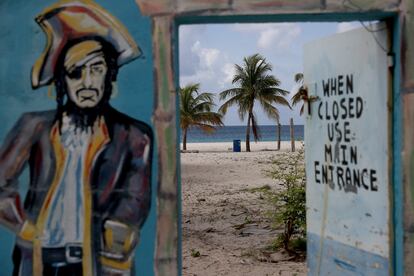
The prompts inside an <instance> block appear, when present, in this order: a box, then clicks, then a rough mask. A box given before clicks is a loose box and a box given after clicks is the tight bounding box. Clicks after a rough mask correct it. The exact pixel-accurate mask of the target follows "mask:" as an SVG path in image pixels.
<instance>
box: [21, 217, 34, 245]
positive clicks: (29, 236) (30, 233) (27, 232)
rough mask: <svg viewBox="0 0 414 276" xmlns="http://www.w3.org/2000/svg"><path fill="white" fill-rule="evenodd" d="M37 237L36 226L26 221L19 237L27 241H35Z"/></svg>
mask: <svg viewBox="0 0 414 276" xmlns="http://www.w3.org/2000/svg"><path fill="white" fill-rule="evenodd" d="M35 235H36V227H35V225H34V224H33V223H32V222H30V221H29V220H26V221H25V222H24V223H23V225H22V228H21V229H20V232H19V237H20V238H22V239H23V240H25V241H33V240H34V238H35Z"/></svg>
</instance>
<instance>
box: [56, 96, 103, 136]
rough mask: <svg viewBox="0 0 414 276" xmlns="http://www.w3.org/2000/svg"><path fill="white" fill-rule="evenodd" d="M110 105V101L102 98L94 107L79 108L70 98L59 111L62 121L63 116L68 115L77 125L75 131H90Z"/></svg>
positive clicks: (72, 122)
mask: <svg viewBox="0 0 414 276" xmlns="http://www.w3.org/2000/svg"><path fill="white" fill-rule="evenodd" d="M108 105H109V104H108V101H104V99H102V100H101V101H100V102H99V103H98V104H97V105H96V106H94V107H89V108H79V107H78V106H77V105H76V104H75V103H74V102H72V101H71V100H70V99H68V100H67V102H66V104H65V105H64V106H63V107H62V110H61V112H59V113H60V114H59V117H60V118H59V119H60V121H61V120H62V117H63V116H68V117H69V118H70V121H71V124H73V125H74V126H75V131H78V130H80V131H88V130H89V129H91V130H92V131H93V126H94V124H95V122H96V121H97V120H99V119H100V118H101V117H102V116H103V114H104V112H105V109H106V108H107V107H108Z"/></svg>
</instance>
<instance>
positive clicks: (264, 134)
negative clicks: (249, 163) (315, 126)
mask: <svg viewBox="0 0 414 276" xmlns="http://www.w3.org/2000/svg"><path fill="white" fill-rule="evenodd" d="M259 128H260V134H261V139H260V140H259V141H277V137H278V136H277V126H276V125H263V126H259ZM303 131H304V129H303V125H297V126H294V136H295V137H294V138H295V140H303V137H304V134H303ZM280 137H281V140H282V141H290V126H289V125H283V126H281V135H280ZM245 138H246V126H223V127H217V130H216V131H215V132H214V133H212V134H207V133H205V132H203V131H202V130H200V129H199V128H191V129H190V130H189V131H188V134H187V142H188V143H210V142H232V141H233V140H241V141H244V140H245ZM250 139H251V141H253V133H252V132H250ZM180 141H182V138H181V139H180Z"/></svg>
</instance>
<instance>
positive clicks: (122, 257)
mask: <svg viewBox="0 0 414 276" xmlns="http://www.w3.org/2000/svg"><path fill="white" fill-rule="evenodd" d="M102 236H103V250H102V252H101V255H102V257H101V261H102V263H103V264H104V265H107V266H111V267H114V268H118V269H129V268H130V267H131V264H132V257H133V255H134V254H133V250H134V249H135V246H136V244H137V242H138V231H137V230H136V229H135V228H134V227H131V226H129V225H127V224H125V223H121V222H118V221H114V220H107V221H105V223H104V226H103V235H102Z"/></svg>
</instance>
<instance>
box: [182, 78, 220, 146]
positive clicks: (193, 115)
mask: <svg viewBox="0 0 414 276" xmlns="http://www.w3.org/2000/svg"><path fill="white" fill-rule="evenodd" d="M199 88H200V84H199V83H196V84H189V85H187V86H185V87H183V88H180V116H181V118H180V127H181V129H182V130H183V149H184V150H186V149H187V131H188V128H189V127H199V128H201V129H202V130H204V131H206V132H212V131H214V130H215V127H214V126H222V125H223V122H222V117H223V115H221V114H220V113H217V112H213V111H211V109H212V107H213V106H215V104H214V102H213V98H214V95H213V94H212V93H199V92H198V90H199Z"/></svg>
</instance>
